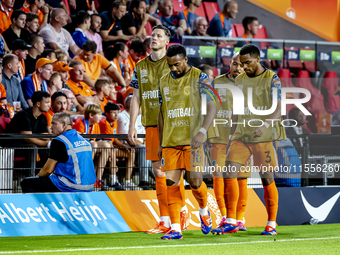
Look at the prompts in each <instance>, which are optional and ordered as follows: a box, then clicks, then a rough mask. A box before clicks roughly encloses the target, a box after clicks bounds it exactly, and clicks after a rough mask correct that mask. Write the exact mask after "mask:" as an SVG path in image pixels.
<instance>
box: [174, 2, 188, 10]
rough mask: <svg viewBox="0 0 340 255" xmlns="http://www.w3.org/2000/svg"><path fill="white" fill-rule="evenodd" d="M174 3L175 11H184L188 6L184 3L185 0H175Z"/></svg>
mask: <svg viewBox="0 0 340 255" xmlns="http://www.w3.org/2000/svg"><path fill="white" fill-rule="evenodd" d="M172 5H173V7H174V11H175V12H182V11H184V10H185V8H186V6H185V5H184V1H183V0H173V1H172Z"/></svg>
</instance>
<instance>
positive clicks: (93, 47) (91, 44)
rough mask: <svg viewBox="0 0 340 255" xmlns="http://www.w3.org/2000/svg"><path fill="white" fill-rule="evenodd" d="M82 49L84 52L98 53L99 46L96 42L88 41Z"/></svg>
mask: <svg viewBox="0 0 340 255" xmlns="http://www.w3.org/2000/svg"><path fill="white" fill-rule="evenodd" d="M81 48H82V49H83V50H84V51H91V52H92V53H96V51H97V44H96V43H95V42H94V41H86V42H84V43H83V45H82V46H81Z"/></svg>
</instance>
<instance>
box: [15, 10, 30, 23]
mask: <svg viewBox="0 0 340 255" xmlns="http://www.w3.org/2000/svg"><path fill="white" fill-rule="evenodd" d="M21 14H24V15H25V16H27V14H26V12H24V11H23V10H20V9H19V10H15V11H14V12H13V13H12V16H11V21H12V23H13V20H14V19H17V18H18V17H19V16H20V15H21Z"/></svg>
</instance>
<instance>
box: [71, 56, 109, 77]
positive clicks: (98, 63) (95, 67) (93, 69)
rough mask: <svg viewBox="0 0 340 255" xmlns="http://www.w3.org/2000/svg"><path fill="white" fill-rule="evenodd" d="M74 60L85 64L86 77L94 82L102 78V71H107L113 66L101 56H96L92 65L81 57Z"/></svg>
mask: <svg viewBox="0 0 340 255" xmlns="http://www.w3.org/2000/svg"><path fill="white" fill-rule="evenodd" d="M74 60H78V61H80V62H81V63H82V64H83V66H84V70H85V72H86V75H87V76H88V77H89V78H90V79H91V80H93V81H96V80H97V79H98V78H99V77H100V75H101V72H102V69H104V70H106V69H108V68H109V67H110V66H111V63H110V62H109V61H108V60H107V59H106V58H105V57H104V56H102V55H100V54H96V55H95V56H94V57H93V59H92V62H91V63H88V62H86V61H84V60H82V59H81V58H79V57H75V58H74Z"/></svg>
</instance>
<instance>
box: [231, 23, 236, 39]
mask: <svg viewBox="0 0 340 255" xmlns="http://www.w3.org/2000/svg"><path fill="white" fill-rule="evenodd" d="M232 32H233V38H236V37H237V33H236V27H235V25H234V24H233V26H232Z"/></svg>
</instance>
